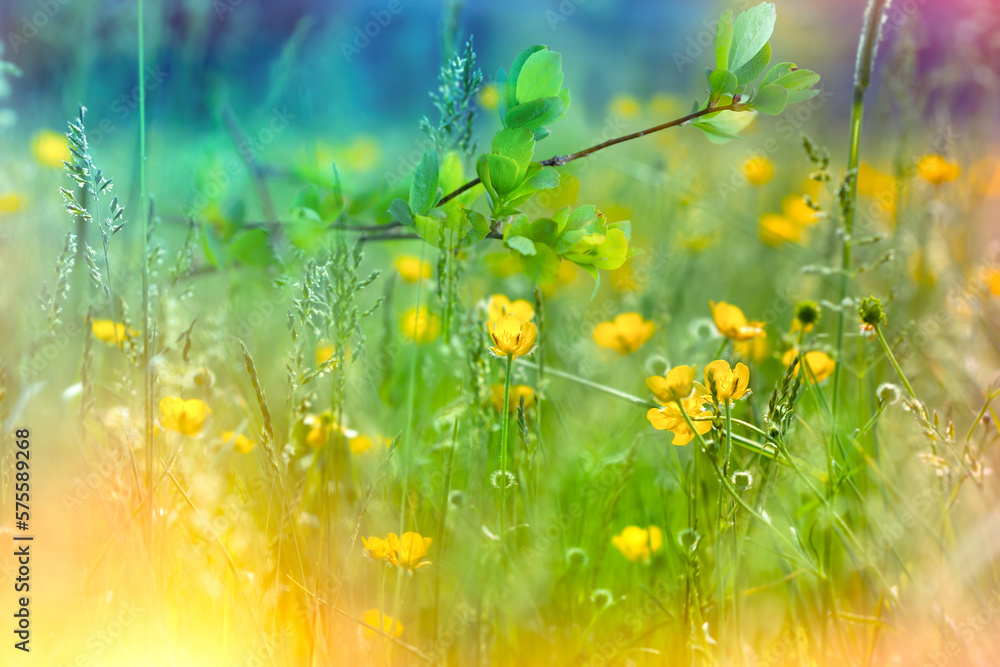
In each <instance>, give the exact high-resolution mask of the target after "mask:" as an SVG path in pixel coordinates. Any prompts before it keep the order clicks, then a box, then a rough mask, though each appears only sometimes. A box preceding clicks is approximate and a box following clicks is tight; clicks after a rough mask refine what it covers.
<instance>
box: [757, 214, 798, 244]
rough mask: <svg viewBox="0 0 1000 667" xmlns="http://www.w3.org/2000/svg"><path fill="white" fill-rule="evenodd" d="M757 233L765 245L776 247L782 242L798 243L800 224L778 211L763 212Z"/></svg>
mask: <svg viewBox="0 0 1000 667" xmlns="http://www.w3.org/2000/svg"><path fill="white" fill-rule="evenodd" d="M758 234H759V236H760V240H761V241H763V242H764V244H765V245H768V246H771V247H772V248H777V247H778V246H780V245H782V244H784V243H799V242H800V241H801V240H802V225H800V224H798V223H797V222H795V221H794V220H792V219H791V218H789V217H788V216H786V215H782V214H780V213H765V214H764V215H762V216H760V229H759V232H758Z"/></svg>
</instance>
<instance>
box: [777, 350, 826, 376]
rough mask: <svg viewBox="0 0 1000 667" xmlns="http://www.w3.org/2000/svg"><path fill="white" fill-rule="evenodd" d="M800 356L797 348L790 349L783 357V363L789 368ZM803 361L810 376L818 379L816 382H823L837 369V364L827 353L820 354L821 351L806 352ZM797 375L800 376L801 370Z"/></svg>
mask: <svg viewBox="0 0 1000 667" xmlns="http://www.w3.org/2000/svg"><path fill="white" fill-rule="evenodd" d="M798 355H799V351H798V350H796V349H795V348H792V349H790V350H789V351H788V352H785V356H784V357H782V359H781V363H783V364H785V366H788V365H789V364H791V363H792V362H793V361H795V357H797V356H798ZM802 361H803V362H804V363H805V364H806V365H807V366H808V367H809V372H810V374H811V375H812V376H813V377H815V378H816V382H817V383H819V382H822V381H823V380H825V379H827V378H828V377H830V376H831V375H832V374H833V370H834V368H836V365H837V364H836V362H835V361H834V360H833V359H831V358H830V355H828V354H827V353H826V352H820V351H819V350H812V351H811V352H806V353H805V354H804V355H803V357H802ZM795 374H796V375H798V374H799V369H798V368H796V369H795Z"/></svg>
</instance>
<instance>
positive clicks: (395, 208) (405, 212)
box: [389, 199, 413, 227]
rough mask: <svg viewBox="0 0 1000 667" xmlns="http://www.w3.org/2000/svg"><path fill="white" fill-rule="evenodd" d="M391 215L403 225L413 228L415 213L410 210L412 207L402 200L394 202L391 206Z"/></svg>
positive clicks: (394, 200)
mask: <svg viewBox="0 0 1000 667" xmlns="http://www.w3.org/2000/svg"><path fill="white" fill-rule="evenodd" d="M389 215H391V216H392V219H393V220H395V221H396V222H398V223H399V224H401V225H405V226H406V227H412V226H413V211H411V210H410V205H409V204H407V203H406V202H405V201H403V200H402V199H393V200H392V203H391V204H389Z"/></svg>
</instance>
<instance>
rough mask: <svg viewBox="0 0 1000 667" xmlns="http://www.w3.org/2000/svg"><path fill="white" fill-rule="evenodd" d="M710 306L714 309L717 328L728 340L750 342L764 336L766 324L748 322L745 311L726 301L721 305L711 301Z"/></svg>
mask: <svg viewBox="0 0 1000 667" xmlns="http://www.w3.org/2000/svg"><path fill="white" fill-rule="evenodd" d="M708 305H709V307H710V308H711V309H712V319H713V320H715V327H716V328H717V329H718V330H719V333H720V334H722V335H723V336H725V337H726V338H729V339H731V340H734V341H748V340H751V339H753V338H757V337H758V336H763V335H764V323H763V322H750V321H747V318H746V316H745V315H744V314H743V311H742V310H740V309H739V308H738V307H736V306H733V305H731V304H728V303H726V302H725V301H720V302H719V303H715V302H714V301H709V302H708Z"/></svg>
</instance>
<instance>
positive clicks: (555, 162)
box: [438, 104, 743, 206]
mask: <svg viewBox="0 0 1000 667" xmlns="http://www.w3.org/2000/svg"><path fill="white" fill-rule="evenodd" d="M742 110H743V105H741V104H727V105H725V106H721V107H709V108H707V109H702V110H701V111H695V112H694V113H689V114H688V115H686V116H682V117H681V118H677V119H675V120H672V121H670V122H669V123H663V124H662V125H657V126H655V127H651V128H649V129H646V130H640V131H638V132H633V133H632V134H626V135H624V136H621V137H615V138H614V139H608V140H607V141H605V142H602V143H599V144H597V145H596V146H591V147H590V148H584V149H583V150H580V151H577V152H575V153H570V154H569V155H556V156H554V157H550V158H549V159H547V160H542V161H541V162H539V164H540V165H542V166H543V167H561V166H563V165H564V164H568V163H570V162H572V161H574V160H579V159H580V158H585V157H588V156H590V155H593V154H594V153H596V152H597V151H600V150H604V149H605V148H610V147H611V146H616V145H618V144H622V143H625V142H626V141H632V140H633V139H639V138H640V137H644V136H646V135H647V134H653V133H654V132H659V131H660V130H666V129H667V128H671V127H677V126H678V125H684V124H685V123H690V122H691V121H692V120H695V119H696V118H701V117H702V116H707V115H708V114H710V113H715V112H717V111H742ZM480 183H482V181H481V180H480V179H478V178H474V179H472V180H471V181H469V182H468V183H465V184H463V185H462V186H461V187H459V188H457V189H455V190H452V191H451V192H449V193H448V194H447V195H445V196H444V197H443V198H442V199H441V201H440V202H439V204H438V205H439V206H440V205H441V204H446V203H448V202H450V201H451V200H452V199H454V198H455V197H457V196H459V195H460V194H462V193H463V192H466V191H467V190H471V189H472V188H474V187H476V186H477V185H479V184H480Z"/></svg>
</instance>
